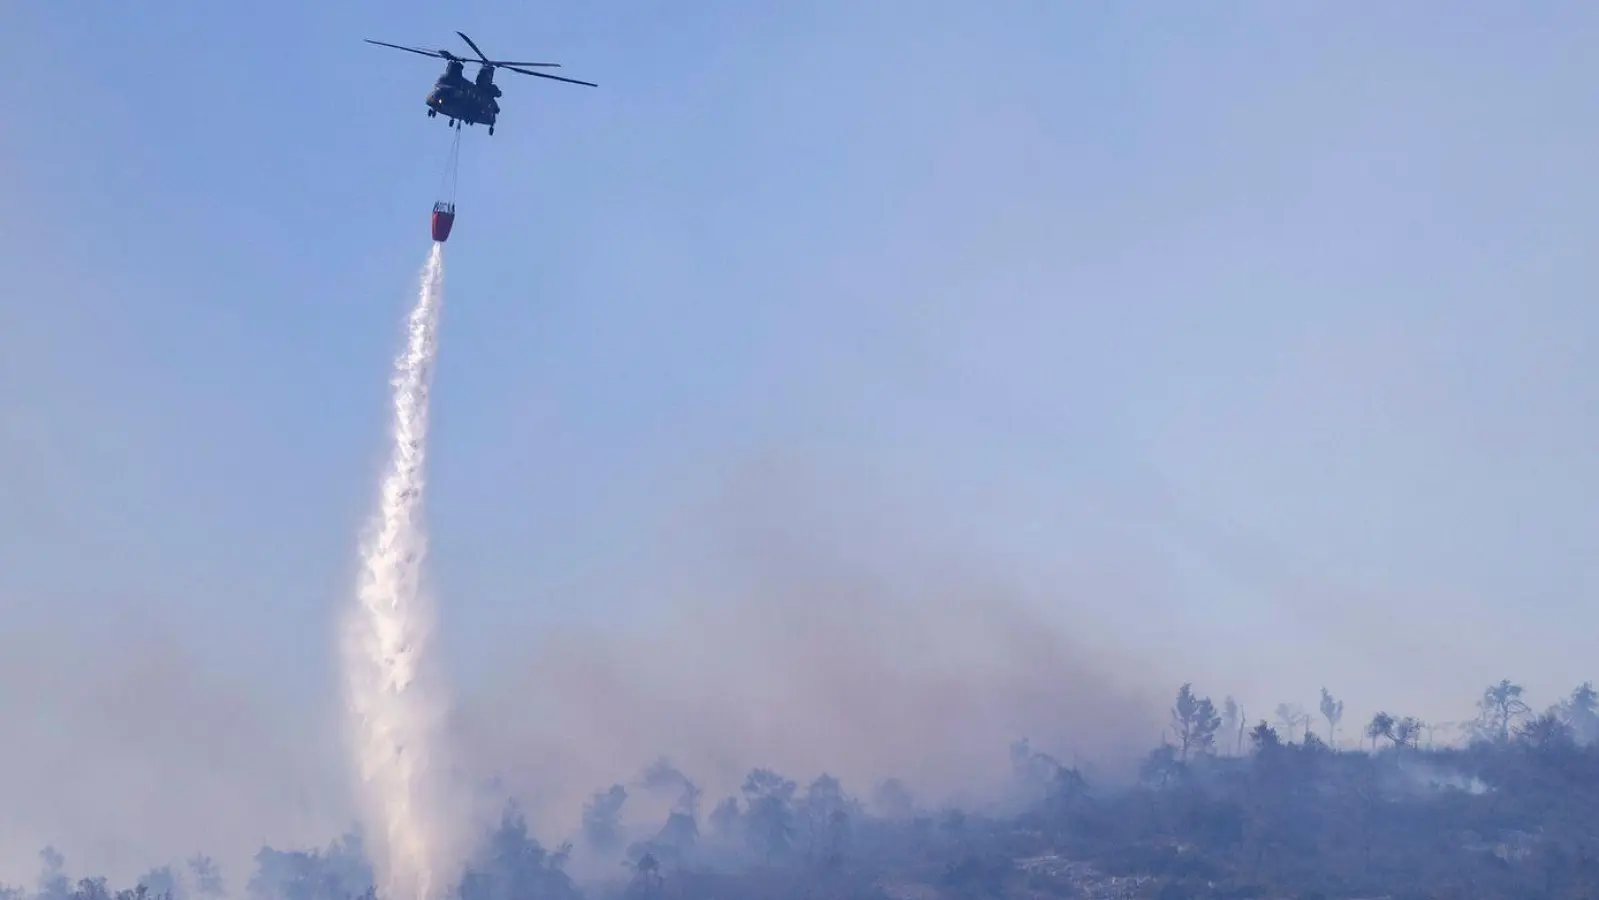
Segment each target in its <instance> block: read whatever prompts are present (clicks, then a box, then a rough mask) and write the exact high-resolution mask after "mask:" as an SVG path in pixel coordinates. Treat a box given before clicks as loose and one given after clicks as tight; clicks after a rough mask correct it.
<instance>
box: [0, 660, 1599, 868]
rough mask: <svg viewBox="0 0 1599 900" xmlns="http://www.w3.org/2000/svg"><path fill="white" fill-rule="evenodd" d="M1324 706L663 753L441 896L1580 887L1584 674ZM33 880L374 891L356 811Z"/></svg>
mask: <svg viewBox="0 0 1599 900" xmlns="http://www.w3.org/2000/svg"><path fill="white" fill-rule="evenodd" d="M1319 711H1320V713H1321V721H1320V723H1317V724H1319V725H1320V726H1322V727H1312V723H1313V720H1312V719H1310V717H1309V716H1307V715H1306V714H1305V713H1303V712H1301V711H1300V710H1299V709H1298V708H1296V707H1293V706H1291V705H1288V704H1283V705H1280V706H1279V707H1278V708H1277V710H1275V714H1276V720H1275V722H1272V721H1268V720H1266V719H1264V718H1256V719H1255V720H1254V724H1252V725H1251V724H1249V720H1248V719H1247V718H1245V714H1244V711H1243V710H1242V709H1240V708H1239V707H1238V704H1237V703H1236V702H1233V701H1232V700H1231V699H1229V698H1224V699H1223V702H1222V703H1221V704H1220V705H1219V706H1218V705H1217V704H1216V703H1214V702H1213V701H1212V700H1211V699H1210V698H1209V697H1207V696H1202V695H1200V694H1199V693H1197V692H1196V691H1195V690H1194V688H1193V686H1192V685H1188V684H1185V685H1183V686H1182V687H1181V688H1180V689H1179V690H1178V691H1177V694H1176V698H1175V701H1174V703H1173V705H1172V708H1171V711H1170V715H1171V723H1170V727H1169V729H1168V730H1167V737H1166V739H1165V740H1164V741H1163V742H1162V744H1161V745H1160V746H1159V747H1156V748H1154V749H1153V750H1152V751H1151V752H1150V753H1149V754H1148V755H1147V756H1146V758H1145V759H1144V760H1143V762H1142V764H1141V766H1140V768H1139V778H1138V780H1137V783H1135V784H1115V785H1113V784H1105V783H1094V782H1092V781H1091V780H1090V779H1089V778H1087V777H1086V776H1085V775H1084V774H1083V773H1082V772H1081V771H1079V770H1078V769H1076V768H1074V767H1071V766H1068V765H1064V764H1062V763H1061V762H1060V761H1059V760H1057V759H1055V758H1054V757H1052V756H1050V755H1048V754H1047V753H1044V752H1041V751H1039V750H1038V749H1036V748H1034V747H1032V746H1031V745H1030V744H1029V743H1028V742H1027V741H1025V740H1024V741H1018V742H1016V743H1015V744H1013V745H1012V747H1011V757H1010V758H1011V763H1012V766H1013V769H1014V775H1015V780H1016V785H1017V788H1018V796H1019V797H1020V798H1021V800H1020V801H1019V802H1018V803H1017V804H1016V805H1014V806H1012V807H1010V808H1007V809H1005V810H1004V811H1003V812H1002V813H1001V812H994V811H988V812H984V813H978V812H975V811H970V810H968V811H962V810H956V809H926V808H924V807H923V806H922V805H920V804H918V803H917V802H916V801H915V798H914V797H913V796H912V795H911V792H910V791H909V790H908V789H907V788H906V787H905V786H904V785H903V784H901V783H899V782H897V781H894V780H890V781H887V782H884V783H883V784H880V785H877V786H875V788H873V789H872V790H871V792H870V795H869V796H868V797H865V798H862V797H858V796H856V795H854V794H852V793H850V792H849V791H848V790H846V788H845V786H844V785H843V784H841V783H840V782H839V781H838V780H837V779H835V778H832V777H830V776H828V775H825V774H824V775H821V776H818V777H816V778H815V779H813V780H811V781H810V782H809V783H807V784H806V785H805V786H804V787H803V788H802V787H801V786H800V784H799V783H798V782H796V781H794V780H792V779H790V778H788V777H785V776H784V775H782V774H780V773H778V772H775V771H772V770H770V769H755V770H753V771H751V772H750V773H749V775H748V777H747V778H746V779H745V781H744V783H743V785H742V787H741V789H740V791H739V792H738V794H737V795H736V796H732V797H726V798H723V799H722V800H721V801H720V802H718V803H716V804H714V805H713V806H711V808H710V811H709V812H708V813H705V812H704V810H703V809H702V803H701V800H702V795H701V791H700V789H699V788H698V787H697V786H696V785H695V784H694V783H693V782H692V781H690V780H689V778H688V777H687V776H685V775H684V774H683V773H682V772H680V771H678V770H677V769H676V768H674V767H673V766H671V765H670V763H668V762H666V761H664V760H662V761H658V762H657V763H656V764H654V765H652V766H650V767H648V768H647V769H646V770H645V771H644V772H643V773H642V775H641V776H640V778H639V779H638V780H636V781H635V782H634V788H635V789H636V790H638V789H642V790H649V791H659V790H670V791H673V792H674V795H675V796H676V802H675V804H674V806H673V808H672V810H671V811H670V812H669V814H668V815H667V817H666V819H665V821H664V822H661V823H660V824H659V826H658V827H657V828H653V829H651V830H650V831H649V832H648V833H646V834H643V835H639V834H632V835H630V834H629V833H628V831H627V829H626V828H624V827H623V813H624V811H625V809H626V806H627V802H628V800H629V796H630V795H629V791H628V788H627V787H626V786H624V785H620V784H618V785H612V786H610V787H608V788H606V789H604V790H601V791H598V792H596V793H595V794H594V795H593V797H592V799H591V801H590V802H589V803H588V805H587V806H586V808H585V810H584V813H583V817H582V822H581V825H580V828H579V830H578V833H577V834H575V835H574V836H573V839H572V842H568V843H563V844H562V845H560V846H557V847H553V848H547V847H545V846H543V845H541V844H540V843H539V842H538V841H537V840H535V839H534V838H533V837H532V836H531V835H530V834H529V833H528V830H527V825H526V822H525V820H524V819H523V817H522V816H521V814H520V813H519V811H518V810H517V808H516V807H515V806H514V805H512V806H509V807H507V809H506V811H505V814H504V816H503V817H502V819H501V821H500V823H499V826H498V828H497V829H496V830H495V831H494V832H493V833H492V834H490V835H487V836H486V839H485V840H484V841H483V843H482V845H481V847H480V849H479V852H478V854H477V856H476V857H475V858H474V859H473V860H471V862H470V865H469V867H468V870H467V873H466V875H465V877H464V878H463V879H462V881H461V883H460V884H459V885H458V886H457V889H456V894H457V895H458V897H459V898H460V900H579V898H582V897H584V895H585V893H586V894H587V895H588V896H589V897H591V898H600V897H606V898H610V897H621V898H627V900H638V898H661V900H665V898H690V897H700V898H703V897H713V896H714V897H718V898H723V900H736V898H745V897H748V898H778V897H789V896H793V897H799V896H802V895H803V896H805V897H808V898H817V897H848V898H862V900H866V898H873V900H878V898H881V900H935V898H947V900H965V898H971V900H977V898H993V897H1016V898H1018V900H1020V898H1024V897H1025V898H1029V900H1037V898H1042V897H1061V898H1068V897H1104V898H1109V897H1151V898H1160V900H1178V898H1189V897H1194V898H1199V897H1206V898H1210V897H1215V898H1223V897H1225V898H1268V897H1272V898H1276V897H1297V898H1304V900H1308V898H1318V897H1319V898H1357V897H1362V898H1375V897H1388V898H1394V900H1402V898H1429V900H1444V898H1484V900H1495V898H1517V900H1566V898H1571V900H1576V898H1582V900H1592V898H1599V728H1596V725H1599V694H1596V693H1595V691H1594V689H1593V687H1592V685H1591V684H1584V685H1582V686H1580V687H1578V688H1577V689H1575V690H1574V691H1572V693H1571V694H1570V695H1569V696H1568V697H1567V698H1566V699H1565V700H1563V701H1562V702H1560V703H1559V704H1556V705H1555V706H1553V707H1551V708H1549V709H1547V710H1545V711H1543V712H1541V713H1535V712H1534V711H1533V710H1532V708H1531V707H1530V705H1529V704H1528V703H1527V702H1526V700H1525V692H1524V690H1523V689H1522V687H1521V686H1520V685H1517V684H1514V683H1512V682H1510V681H1501V682H1499V683H1497V684H1494V685H1490V686H1488V687H1487V688H1485V689H1484V691H1483V693H1482V695H1481V696H1480V698H1479V701H1478V710H1477V716H1476V718H1475V719H1474V720H1472V721H1471V722H1469V723H1465V725H1466V727H1465V729H1464V731H1465V733H1466V735H1467V739H1466V741H1464V742H1463V743H1462V744H1461V745H1459V746H1444V747H1439V746H1436V745H1434V744H1433V742H1432V741H1431V740H1429V738H1428V729H1429V725H1428V723H1425V722H1422V721H1420V720H1419V719H1416V718H1414V717H1412V716H1408V715H1403V714H1400V713H1396V712H1387V711H1385V712H1379V713H1378V714H1376V715H1375V716H1373V717H1372V719H1371V720H1370V721H1368V722H1364V723H1361V724H1360V726H1359V727H1358V729H1356V728H1351V731H1353V732H1354V733H1353V734H1350V735H1347V736H1346V737H1347V738H1349V739H1350V740H1346V741H1345V742H1344V743H1347V744H1352V746H1350V747H1347V748H1340V747H1339V746H1338V744H1339V734H1340V729H1341V728H1342V727H1343V722H1342V718H1343V704H1342V702H1341V701H1339V700H1337V699H1335V698H1334V697H1333V696H1332V695H1331V694H1330V693H1329V692H1327V691H1325V690H1323V691H1322V697H1321V704H1320V710H1319ZM575 845H580V846H581V849H582V851H583V852H584V853H585V854H589V855H600V856H605V857H608V858H611V859H614V860H615V861H616V862H617V863H618V865H617V869H616V871H617V878H616V879H615V880H614V883H609V884H597V885H593V886H590V887H589V888H588V889H587V890H586V891H584V890H580V889H579V887H578V885H577V884H576V883H575V881H574V879H573V878H572V877H571V875H570V874H569V872H568V869H569V863H570V861H571V859H572V854H573V851H574V849H575ZM41 856H42V862H43V873H42V875H41V878H40V880H39V883H38V885H37V886H36V888H35V889H34V890H32V891H27V890H23V889H18V888H13V889H8V890H5V891H3V892H0V900H157V898H170V900H219V898H222V897H224V896H229V897H236V898H248V900H347V898H351V897H360V896H362V895H365V896H366V897H368V898H369V900H370V898H373V891H372V884H373V879H372V871H371V868H370V865H369V863H368V862H367V859H366V854H365V851H364V848H363V846H362V842H361V837H360V834H359V832H352V833H350V834H348V835H345V836H343V837H342V838H340V839H339V840H338V841H335V842H334V843H333V844H331V845H329V846H328V847H326V848H322V849H319V850H299V851H281V850H277V849H274V848H270V847H268V848H263V849H262V850H261V852H260V853H259V854H257V857H256V860H255V862H256V865H255V871H254V872H253V873H252V874H251V875H250V877H249V878H248V880H247V881H245V883H243V884H242V885H238V886H237V887H238V889H236V890H233V891H230V890H228V886H227V885H225V884H224V881H223V878H222V874H221V873H220V872H218V871H217V869H216V866H215V865H214V864H213V863H212V862H211V861H210V860H209V859H207V858H205V857H203V856H201V857H195V858H193V859H191V860H189V861H188V862H187V863H186V865H185V866H183V867H181V877H180V876H179V874H177V873H175V872H174V871H173V870H172V869H171V868H162V869H157V870H154V871H152V872H151V873H149V874H148V875H146V876H145V877H144V878H141V879H139V881H138V884H136V885H135V886H134V887H132V888H130V889H127V890H120V891H112V890H110V889H109V888H108V887H107V885H106V883H105V881H104V879H93V878H90V879H79V880H77V881H72V880H70V879H69V878H68V876H67V874H66V868H65V861H64V860H63V859H62V857H61V855H60V854H59V853H57V852H56V851H54V850H51V849H47V850H46V851H44V853H43V854H42V855H41Z"/></svg>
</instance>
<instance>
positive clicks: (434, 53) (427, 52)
mask: <svg viewBox="0 0 1599 900" xmlns="http://www.w3.org/2000/svg"><path fill="white" fill-rule="evenodd" d="M362 40H364V41H366V42H367V43H368V44H377V45H378V46H379V47H393V48H394V49H396V50H404V51H406V52H407V53H420V54H422V55H423V56H431V57H433V58H435V59H437V58H439V57H440V56H442V55H443V51H442V50H419V49H417V48H416V47H402V46H400V45H399V44H391V43H389V42H388V41H374V40H372V39H371V38H362ZM444 58H445V59H448V58H449V57H447V56H446V57H444Z"/></svg>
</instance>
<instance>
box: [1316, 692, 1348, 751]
mask: <svg viewBox="0 0 1599 900" xmlns="http://www.w3.org/2000/svg"><path fill="white" fill-rule="evenodd" d="M1321 717H1322V718H1323V719H1326V720H1327V744H1328V745H1329V746H1333V747H1336V746H1338V723H1339V722H1342V721H1343V719H1344V701H1342V700H1334V699H1333V695H1332V694H1330V693H1328V692H1327V689H1326V688H1325V687H1323V688H1322V689H1321Z"/></svg>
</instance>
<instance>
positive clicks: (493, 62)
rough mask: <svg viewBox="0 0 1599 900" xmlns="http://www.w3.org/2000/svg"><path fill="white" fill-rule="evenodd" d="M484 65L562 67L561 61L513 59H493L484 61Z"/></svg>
mask: <svg viewBox="0 0 1599 900" xmlns="http://www.w3.org/2000/svg"><path fill="white" fill-rule="evenodd" d="M484 65H488V66H548V67H550V68H552V69H559V68H560V67H561V64H560V63H547V62H533V63H530V62H512V61H510V60H507V59H491V60H489V61H488V62H486V63H484Z"/></svg>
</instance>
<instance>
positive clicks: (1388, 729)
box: [1366, 712, 1394, 750]
mask: <svg viewBox="0 0 1599 900" xmlns="http://www.w3.org/2000/svg"><path fill="white" fill-rule="evenodd" d="M1366 737H1369V738H1371V748H1372V749H1373V750H1375V749H1377V739H1378V738H1387V739H1388V740H1389V741H1392V740H1393V739H1394V717H1393V716H1392V715H1389V714H1388V713H1387V712H1379V713H1377V714H1376V715H1374V716H1372V717H1371V723H1370V724H1368V725H1367V726H1366Z"/></svg>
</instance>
